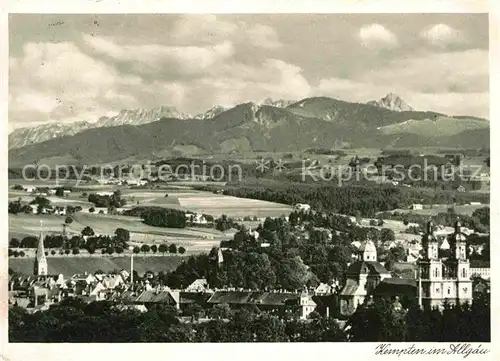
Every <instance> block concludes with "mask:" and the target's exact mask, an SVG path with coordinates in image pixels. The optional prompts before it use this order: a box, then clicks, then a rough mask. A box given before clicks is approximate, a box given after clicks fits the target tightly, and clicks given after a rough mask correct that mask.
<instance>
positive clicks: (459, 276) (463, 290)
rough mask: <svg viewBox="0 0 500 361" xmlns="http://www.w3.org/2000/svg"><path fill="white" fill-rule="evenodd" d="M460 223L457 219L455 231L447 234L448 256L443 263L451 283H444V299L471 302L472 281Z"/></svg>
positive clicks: (454, 301) (455, 302)
mask: <svg viewBox="0 0 500 361" xmlns="http://www.w3.org/2000/svg"><path fill="white" fill-rule="evenodd" d="M461 227H462V225H461V223H460V221H459V220H458V219H457V221H456V222H455V231H454V233H453V234H451V235H450V236H449V239H448V243H449V244H450V251H451V255H450V257H449V258H448V259H447V260H445V261H444V262H443V263H444V264H443V270H445V271H446V272H447V275H446V276H447V278H451V279H453V284H448V285H446V287H447V289H446V294H445V297H446V299H449V302H450V303H453V304H463V303H469V304H470V303H472V281H471V279H470V264H469V260H468V259H467V252H466V249H467V244H466V240H467V237H466V236H465V234H464V233H462V229H461Z"/></svg>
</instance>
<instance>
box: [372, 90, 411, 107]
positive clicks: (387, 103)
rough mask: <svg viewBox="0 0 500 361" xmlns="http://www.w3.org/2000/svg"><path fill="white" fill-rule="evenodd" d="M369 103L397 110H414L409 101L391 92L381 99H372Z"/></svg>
mask: <svg viewBox="0 0 500 361" xmlns="http://www.w3.org/2000/svg"><path fill="white" fill-rule="evenodd" d="M367 104H369V105H373V106H376V107H379V108H386V109H389V110H393V111H396V112H405V111H412V110H414V109H413V108H412V107H411V106H410V105H408V103H406V102H405V101H404V100H403V99H402V98H401V97H400V96H399V95H397V94H396V93H393V92H390V93H389V94H387V95H386V96H385V97H383V98H382V99H379V100H372V101H370V102H368V103H367Z"/></svg>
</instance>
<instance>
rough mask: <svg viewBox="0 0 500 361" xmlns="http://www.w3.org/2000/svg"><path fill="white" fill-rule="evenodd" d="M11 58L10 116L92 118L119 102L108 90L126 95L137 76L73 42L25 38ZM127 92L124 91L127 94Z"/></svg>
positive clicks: (18, 120)
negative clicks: (28, 40)
mask: <svg viewBox="0 0 500 361" xmlns="http://www.w3.org/2000/svg"><path fill="white" fill-rule="evenodd" d="M23 50H24V52H23V56H22V57H18V58H11V59H10V77H9V83H10V84H9V86H10V95H9V120H10V121H12V122H16V123H19V126H22V125H23V123H26V122H38V121H49V120H90V121H91V120H95V119H97V118H98V117H99V116H101V115H103V114H104V113H105V112H106V111H109V110H110V109H112V108H113V107H115V106H117V104H118V103H119V102H120V100H119V99H117V98H109V97H108V98H106V94H107V93H108V92H109V91H114V92H116V93H117V94H122V96H128V98H127V100H128V101H129V103H130V104H131V105H136V104H135V103H134V102H133V100H134V99H135V97H134V96H133V95H131V93H130V92H129V91H128V89H129V88H131V87H134V86H137V85H138V84H140V82H141V80H140V79H139V78H138V77H136V76H132V75H124V74H119V73H118V72H117V71H116V70H115V69H114V68H113V67H110V66H108V65H107V64H105V63H104V62H102V61H99V60H97V59H94V58H92V57H90V56H88V55H86V54H84V53H82V52H81V51H80V50H79V49H78V47H76V46H75V45H74V44H72V43H28V44H26V45H25V46H24V49H23ZM127 94H128V95H127Z"/></svg>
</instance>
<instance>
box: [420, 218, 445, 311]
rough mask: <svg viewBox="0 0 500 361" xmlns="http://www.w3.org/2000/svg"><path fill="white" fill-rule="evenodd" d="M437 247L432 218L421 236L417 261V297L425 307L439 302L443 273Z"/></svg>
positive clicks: (430, 306)
mask: <svg viewBox="0 0 500 361" xmlns="http://www.w3.org/2000/svg"><path fill="white" fill-rule="evenodd" d="M438 249H439V244H438V240H437V239H436V237H435V236H434V224H433V222H432V220H429V222H427V226H426V231H425V234H424V235H423V236H422V251H423V256H422V258H421V259H420V260H419V261H418V268H419V274H418V298H419V304H420V305H421V306H423V307H425V308H432V307H434V306H438V305H440V304H441V299H442V292H443V290H442V277H443V274H442V262H441V260H440V259H439V255H438Z"/></svg>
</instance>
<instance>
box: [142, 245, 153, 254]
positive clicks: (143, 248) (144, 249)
mask: <svg viewBox="0 0 500 361" xmlns="http://www.w3.org/2000/svg"><path fill="white" fill-rule="evenodd" d="M150 250H151V247H149V245H148V244H143V245H142V246H141V251H142V252H144V254H146V253H148V252H149V251H150Z"/></svg>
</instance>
